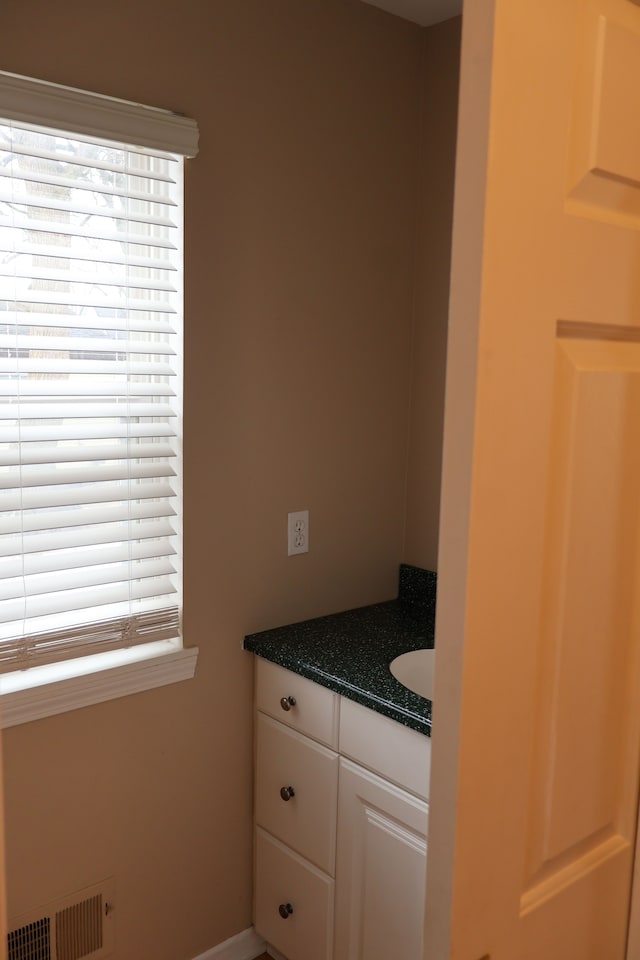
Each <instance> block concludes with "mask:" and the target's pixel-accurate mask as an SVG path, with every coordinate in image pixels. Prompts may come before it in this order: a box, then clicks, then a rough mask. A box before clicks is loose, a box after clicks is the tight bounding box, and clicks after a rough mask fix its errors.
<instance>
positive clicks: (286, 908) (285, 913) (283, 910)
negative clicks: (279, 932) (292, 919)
mask: <svg viewBox="0 0 640 960" xmlns="http://www.w3.org/2000/svg"><path fill="white" fill-rule="evenodd" d="M278 913H279V914H280V916H281V917H282V919H283V920H286V919H287V918H288V917H289V916H290V915H291V914H292V913H293V907H292V906H291V904H290V903H281V904H280V906H279V907H278Z"/></svg>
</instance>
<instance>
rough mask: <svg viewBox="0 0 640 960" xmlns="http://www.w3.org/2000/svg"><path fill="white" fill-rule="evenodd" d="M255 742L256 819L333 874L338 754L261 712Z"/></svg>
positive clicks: (308, 858) (262, 825)
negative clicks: (289, 796)
mask: <svg viewBox="0 0 640 960" xmlns="http://www.w3.org/2000/svg"><path fill="white" fill-rule="evenodd" d="M256 743H257V748H256V763H257V768H256V823H257V824H259V826H261V827H264V828H265V829H266V830H268V831H269V833H272V834H274V836H276V837H277V838H278V839H279V840H282V841H283V842H284V843H286V844H287V845H288V846H290V847H292V848H293V849H294V850H296V851H297V852H298V853H300V854H302V856H303V857H306V859H307V860H311V861H312V862H313V863H315V864H316V865H317V866H318V867H320V868H321V869H322V870H324V871H325V872H326V873H330V874H332V875H333V872H334V859H335V853H334V851H335V838H336V809H337V803H338V755H337V754H336V753H334V752H333V751H332V750H329V749H327V747H324V746H322V745H321V744H319V743H315V742H314V741H313V740H309V739H308V738H307V737H303V736H302V734H300V733H298V732H297V731H296V730H291V729H290V728H288V727H285V726H283V725H282V724H281V723H279V722H278V721H277V720H272V719H271V717H267V716H265V715H264V714H262V713H258V717H257V722H256ZM283 788H284V789H285V791H287V792H288V790H289V788H292V789H293V793H294V795H293V796H292V797H291V798H290V799H289V800H284V799H283V797H282V795H281V793H280V791H281V790H282V789H283ZM285 795H286V794H285Z"/></svg>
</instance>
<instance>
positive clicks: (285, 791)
mask: <svg viewBox="0 0 640 960" xmlns="http://www.w3.org/2000/svg"><path fill="white" fill-rule="evenodd" d="M295 795H296V792H295V790H294V789H293V787H280V796H281V797H282V799H283V800H291V797H295Z"/></svg>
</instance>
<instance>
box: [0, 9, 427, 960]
mask: <svg viewBox="0 0 640 960" xmlns="http://www.w3.org/2000/svg"><path fill="white" fill-rule="evenodd" d="M176 11H177V12H178V13H179V15H177V13H176ZM0 35H1V36H2V58H1V60H0V67H1V68H2V69H5V70H10V71H14V72H17V73H22V74H27V75H33V76H36V77H41V78H44V79H49V80H53V81H57V82H60V83H65V84H70V85H73V86H79V87H85V88H88V89H91V90H95V91H98V92H102V93H105V94H111V95H115V96H119V97H125V98H128V99H132V100H137V101H142V102H146V103H150V104H154V105H158V106H162V107H170V108H173V109H176V110H180V111H184V112H185V113H187V114H188V115H190V116H192V117H195V118H196V119H197V120H198V123H199V125H200V131H201V150H200V155H199V157H198V158H197V159H196V160H194V161H192V162H190V163H189V167H188V174H187V213H186V216H187V229H186V257H187V268H186V291H187V292H186V398H185V412H186V421H185V456H186V469H185V473H186V477H185V549H186V557H185V578H186V579H185V588H186V589H185V641H186V643H187V645H198V646H199V647H200V651H201V653H200V659H199V663H198V671H197V676H196V679H195V680H193V681H191V682H187V683H182V684H177V685H174V686H172V687H167V688H164V689H161V690H156V691H152V692H149V693H145V694H140V695H137V696H132V697H129V698H127V699H123V700H120V701H114V702H111V703H108V704H104V705H100V706H95V707H91V708H87V709H83V710H80V711H75V712H72V713H68V714H64V715H61V716H58V717H54V718H51V719H48V720H42V721H38V722H35V723H30V724H26V725H24V726H21V727H17V728H13V729H11V730H9V731H7V732H6V735H5V738H4V746H5V771H6V775H5V783H6V816H7V868H8V878H9V883H8V887H9V890H8V896H9V910H10V913H13V914H16V913H19V912H21V911H23V910H26V909H29V908H31V907H33V906H35V905H38V904H41V903H44V902H46V901H48V900H50V899H53V898H56V897H59V896H62V895H65V894H67V893H68V892H71V891H74V890H76V889H78V888H80V887H82V886H83V885H87V884H90V883H93V882H94V881H96V880H98V879H101V878H102V877H104V876H110V875H113V876H115V878H116V883H117V897H116V900H117V937H118V950H117V957H118V960H143V958H151V957H153V958H154V960H188V958H190V957H194V956H195V955H197V954H198V953H199V952H201V951H204V950H206V949H208V948H209V947H212V946H213V945H215V944H217V943H219V942H220V941H222V940H224V939H225V938H227V937H229V936H231V935H233V934H235V933H237V932H239V931H240V930H242V929H244V928H245V927H247V926H248V925H249V923H250V919H251V886H250V872H251V830H250V816H251V779H250V770H251V691H252V685H251V666H252V664H251V658H250V656H249V655H248V654H245V653H243V652H242V650H241V646H240V645H241V640H242V636H243V635H244V633H245V632H247V631H252V630H256V629H260V628H263V627H268V626H271V625H275V624H278V623H280V622H286V621H290V620H294V619H297V618H300V617H305V616H311V615H315V614H320V613H323V612H329V611H331V610H337V609H341V608H345V607H349V606H355V605H358V604H364V603H368V602H372V601H375V600H380V599H385V598H388V597H391V596H393V595H394V592H395V583H396V576H397V565H398V562H399V561H400V560H401V559H402V551H403V536H404V506H405V502H404V498H405V480H406V462H407V424H408V418H409V377H408V370H409V365H410V364H409V356H410V342H411V314H412V272H413V268H414V257H413V240H414V227H415V196H416V178H417V173H418V138H419V109H420V96H419V94H420V71H421V67H422V61H423V56H424V50H423V46H422V35H421V32H420V31H419V30H418V29H417V28H415V27H413V26H411V25H409V24H407V23H405V22H403V21H400V20H395V19H393V18H391V17H389V16H387V15H385V14H383V13H382V12H381V11H379V10H376V9H374V8H372V7H369V6H367V5H364V4H361V3H359V2H356V0H303V2H301V0H242V2H238V0H181V2H180V3H178V4H174V3H170V2H169V0H108V2H97V0H56V2H52V0H4V3H3V4H2V6H1V7H0ZM303 508H309V509H310V511H311V531H310V534H311V552H310V554H309V555H308V556H306V557H298V558H292V559H288V558H287V556H286V532H285V531H286V513H287V511H288V510H295V509H303Z"/></svg>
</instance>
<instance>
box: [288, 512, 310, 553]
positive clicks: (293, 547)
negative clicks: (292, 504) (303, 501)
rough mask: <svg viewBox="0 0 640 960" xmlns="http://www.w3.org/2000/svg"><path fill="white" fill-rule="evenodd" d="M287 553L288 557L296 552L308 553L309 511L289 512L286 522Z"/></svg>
mask: <svg viewBox="0 0 640 960" xmlns="http://www.w3.org/2000/svg"><path fill="white" fill-rule="evenodd" d="M287 534H288V535H287V540H288V550H287V553H288V555H289V556H290V557H292V556H294V554H296V553H309V511H308V510H298V511H297V512H296V513H290V514H289V517H288V524H287Z"/></svg>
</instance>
